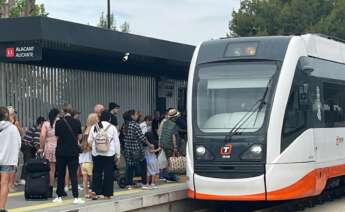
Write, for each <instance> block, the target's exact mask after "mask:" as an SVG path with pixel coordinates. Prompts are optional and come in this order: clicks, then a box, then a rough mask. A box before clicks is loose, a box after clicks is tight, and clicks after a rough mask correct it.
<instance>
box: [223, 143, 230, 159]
mask: <svg viewBox="0 0 345 212" xmlns="http://www.w3.org/2000/svg"><path fill="white" fill-rule="evenodd" d="M231 151H232V144H226V145H225V146H222V147H221V148H220V155H221V156H222V158H230V157H231Z"/></svg>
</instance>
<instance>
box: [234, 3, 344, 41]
mask: <svg viewBox="0 0 345 212" xmlns="http://www.w3.org/2000/svg"><path fill="white" fill-rule="evenodd" d="M344 11H345V1H344V0H243V1H242V2H241V6H240V9H239V10H238V11H233V12H232V21H231V22H230V24H229V29H230V34H229V35H230V36H259V35H291V34H303V33H323V34H328V35H333V36H336V37H339V38H343V39H345V12H344Z"/></svg>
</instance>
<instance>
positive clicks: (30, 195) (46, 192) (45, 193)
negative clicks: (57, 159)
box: [24, 158, 51, 200]
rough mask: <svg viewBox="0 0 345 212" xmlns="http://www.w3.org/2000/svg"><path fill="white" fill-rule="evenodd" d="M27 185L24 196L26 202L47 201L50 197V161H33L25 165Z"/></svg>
mask: <svg viewBox="0 0 345 212" xmlns="http://www.w3.org/2000/svg"><path fill="white" fill-rule="evenodd" d="M25 169H26V183H25V191H24V196H25V199H26V200H46V199H48V198H49V196H50V192H51V191H50V183H49V171H50V166H49V161H48V160H46V159H38V158H37V159H32V160H29V161H28V162H27V163H26V164H25Z"/></svg>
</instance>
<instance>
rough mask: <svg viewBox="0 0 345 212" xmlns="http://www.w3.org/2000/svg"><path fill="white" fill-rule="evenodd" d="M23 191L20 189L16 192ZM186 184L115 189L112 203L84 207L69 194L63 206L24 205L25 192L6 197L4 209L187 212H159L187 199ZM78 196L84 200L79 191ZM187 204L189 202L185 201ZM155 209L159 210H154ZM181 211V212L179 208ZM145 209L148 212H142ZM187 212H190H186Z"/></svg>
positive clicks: (90, 202)
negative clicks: (173, 203) (144, 188)
mask: <svg viewBox="0 0 345 212" xmlns="http://www.w3.org/2000/svg"><path fill="white" fill-rule="evenodd" d="M19 189H23V188H19ZM186 189H187V186H186V183H185V182H177V183H176V182H175V183H162V184H161V185H159V188H158V189H154V190H142V189H139V188H138V189H133V190H127V189H119V188H116V189H115V192H114V196H113V198H112V199H111V200H97V201H95V200H86V203H85V204H82V205H75V204H72V201H73V198H72V194H71V193H70V192H69V193H68V197H66V198H64V202H63V203H53V202H52V200H51V199H49V200H45V201H26V200H25V199H24V192H23V191H19V192H14V193H10V194H9V199H8V202H7V209H8V211H9V212H25V211H47V212H53V211H65V212H76V211H79V212H94V211H97V212H100V211H116V212H120V211H132V210H140V211H155V210H156V211H179V212H182V211H187V209H186V210H184V209H182V210H181V207H186V205H187V206H188V207H190V204H180V205H179V206H176V210H171V205H170V206H168V207H169V210H162V209H163V208H161V207H163V206H167V205H169V204H170V203H172V202H178V201H184V200H186V198H187V193H186ZM80 196H81V197H83V194H82V191H81V192H80ZM186 201H188V200H186ZM154 207H158V208H157V209H155V210H153V208H154ZM179 207H180V208H179ZM145 208H146V209H148V208H151V209H148V210H145ZM188 211H189V209H188Z"/></svg>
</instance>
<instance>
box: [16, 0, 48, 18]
mask: <svg viewBox="0 0 345 212" xmlns="http://www.w3.org/2000/svg"><path fill="white" fill-rule="evenodd" d="M30 2H31V3H32V5H33V6H32V8H30V9H29V11H27V6H28V3H29V1H28V0H15V1H14V6H13V7H12V8H11V9H10V17H20V16H48V13H47V12H46V10H45V7H44V5H43V4H36V2H35V0H31V1H30Z"/></svg>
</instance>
